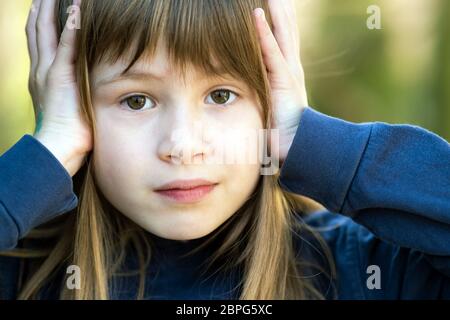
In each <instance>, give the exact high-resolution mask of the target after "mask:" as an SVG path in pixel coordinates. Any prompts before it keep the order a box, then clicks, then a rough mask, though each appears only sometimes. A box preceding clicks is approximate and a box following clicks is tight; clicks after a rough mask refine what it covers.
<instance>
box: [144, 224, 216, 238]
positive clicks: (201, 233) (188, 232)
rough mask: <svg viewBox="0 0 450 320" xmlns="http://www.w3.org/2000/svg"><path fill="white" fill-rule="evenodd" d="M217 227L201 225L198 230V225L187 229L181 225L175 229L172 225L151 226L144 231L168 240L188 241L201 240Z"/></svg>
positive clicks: (185, 225) (186, 226)
mask: <svg viewBox="0 0 450 320" xmlns="http://www.w3.org/2000/svg"><path fill="white" fill-rule="evenodd" d="M203 223H204V222H203ZM217 227H218V226H217ZM217 227H210V228H207V227H206V226H204V225H202V227H200V228H199V227H198V224H196V226H195V227H193V226H190V227H189V225H187V224H183V225H182V226H179V227H177V226H176V225H174V224H170V225H169V226H168V227H162V228H157V227H155V226H153V227H150V228H144V229H146V230H147V231H149V232H150V233H153V234H154V235H156V236H158V237H160V238H164V239H168V240H178V241H188V240H195V239H199V238H203V237H205V236H207V235H209V234H210V233H212V232H213V231H214V230H215V229H216V228H217Z"/></svg>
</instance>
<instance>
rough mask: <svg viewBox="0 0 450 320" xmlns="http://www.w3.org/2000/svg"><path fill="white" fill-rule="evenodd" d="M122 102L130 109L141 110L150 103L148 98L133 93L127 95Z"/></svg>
mask: <svg viewBox="0 0 450 320" xmlns="http://www.w3.org/2000/svg"><path fill="white" fill-rule="evenodd" d="M123 102H124V103H126V105H127V107H129V108H130V109H132V110H142V109H144V108H145V107H148V106H149V105H151V100H150V98H148V97H146V96H143V95H135V96H131V97H128V98H126V99H125V100H124V101H123Z"/></svg>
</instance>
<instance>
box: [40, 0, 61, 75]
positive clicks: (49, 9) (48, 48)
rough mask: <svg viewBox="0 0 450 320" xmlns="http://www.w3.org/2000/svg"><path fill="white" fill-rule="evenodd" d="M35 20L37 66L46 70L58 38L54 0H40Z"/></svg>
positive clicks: (52, 56) (51, 60)
mask: <svg viewBox="0 0 450 320" xmlns="http://www.w3.org/2000/svg"><path fill="white" fill-rule="evenodd" d="M41 1H42V3H41V6H40V8H39V14H38V18H37V21H36V34H37V37H36V39H37V48H38V55H39V61H38V64H39V68H42V69H44V70H47V69H48V67H49V66H50V65H51V64H52V62H53V59H54V57H55V53H56V48H57V46H58V39H57V35H56V20H55V1H56V0H41Z"/></svg>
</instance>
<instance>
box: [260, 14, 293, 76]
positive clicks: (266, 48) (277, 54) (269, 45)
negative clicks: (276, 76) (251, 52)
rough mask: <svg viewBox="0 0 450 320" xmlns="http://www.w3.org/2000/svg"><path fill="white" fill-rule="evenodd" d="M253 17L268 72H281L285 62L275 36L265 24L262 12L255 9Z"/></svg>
mask: <svg viewBox="0 0 450 320" xmlns="http://www.w3.org/2000/svg"><path fill="white" fill-rule="evenodd" d="M254 16H255V20H256V29H257V32H258V37H259V41H260V44H261V49H262V54H263V57H264V62H265V64H266V66H267V68H268V69H269V72H272V73H274V72H277V71H279V70H283V69H284V68H285V67H286V62H285V60H284V57H283V54H282V52H281V50H280V47H279V46H278V43H277V41H276V39H275V36H274V35H273V33H272V30H271V29H270V26H269V24H268V23H267V20H266V18H265V13H264V10H263V9H261V8H257V9H255V11H254Z"/></svg>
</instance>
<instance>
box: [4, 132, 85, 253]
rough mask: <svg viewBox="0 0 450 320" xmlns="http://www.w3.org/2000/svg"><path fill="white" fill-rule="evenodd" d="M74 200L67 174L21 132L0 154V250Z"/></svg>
mask: <svg viewBox="0 0 450 320" xmlns="http://www.w3.org/2000/svg"><path fill="white" fill-rule="evenodd" d="M77 204H78V199H77V197H76V195H75V194H74V192H73V185H72V179H71V177H70V175H69V174H68V172H67V171H66V170H65V168H64V167H63V166H62V165H61V163H60V162H59V161H58V160H57V159H56V158H55V157H54V156H53V154H52V153H51V152H50V151H49V150H48V149H47V148H46V147H45V146H44V145H42V144H41V143H40V142H39V141H38V140H36V139H35V138H34V137H32V136H30V135H25V136H24V137H22V139H20V140H19V141H18V142H17V143H16V144H15V145H14V146H13V147H12V148H11V149H9V150H8V151H7V152H6V153H4V154H3V155H2V156H1V157H0V250H8V249H13V248H15V247H16V246H17V243H18V241H19V239H21V238H23V237H24V236H26V234H27V233H28V232H29V231H30V230H31V229H33V228H35V227H37V226H39V225H40V224H43V223H45V222H47V221H49V220H51V219H53V218H55V217H56V216H58V215H60V214H63V213H65V212H68V211H70V210H72V209H74V208H75V207H76V206H77Z"/></svg>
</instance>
